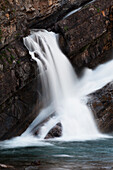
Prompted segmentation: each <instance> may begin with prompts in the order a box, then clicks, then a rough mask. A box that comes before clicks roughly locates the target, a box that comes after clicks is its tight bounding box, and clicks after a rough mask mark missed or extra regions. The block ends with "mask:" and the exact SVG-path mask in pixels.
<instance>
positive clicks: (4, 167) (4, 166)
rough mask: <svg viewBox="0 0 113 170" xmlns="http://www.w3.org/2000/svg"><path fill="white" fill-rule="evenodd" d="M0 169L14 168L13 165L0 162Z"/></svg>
mask: <svg viewBox="0 0 113 170" xmlns="http://www.w3.org/2000/svg"><path fill="white" fill-rule="evenodd" d="M0 169H9V170H13V169H15V168H14V167H13V166H11V165H5V164H0Z"/></svg>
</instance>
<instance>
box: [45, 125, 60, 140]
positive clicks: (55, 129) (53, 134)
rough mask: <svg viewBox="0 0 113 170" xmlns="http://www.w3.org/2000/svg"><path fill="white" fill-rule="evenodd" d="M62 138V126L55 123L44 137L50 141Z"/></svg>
mask: <svg viewBox="0 0 113 170" xmlns="http://www.w3.org/2000/svg"><path fill="white" fill-rule="evenodd" d="M60 136H62V124H61V123H57V124H56V125H55V126H54V127H53V128H52V129H51V130H50V131H49V132H48V134H47V135H46V137H45V139H51V138H56V137H60Z"/></svg>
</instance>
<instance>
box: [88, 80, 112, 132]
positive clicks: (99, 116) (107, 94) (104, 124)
mask: <svg viewBox="0 0 113 170" xmlns="http://www.w3.org/2000/svg"><path fill="white" fill-rule="evenodd" d="M89 97H90V99H89V101H88V106H89V107H90V108H91V110H92V112H93V113H94V117H95V119H96V122H97V125H98V128H99V129H100V131H101V132H103V133H110V132H113V82H111V83H109V84H107V85H106V86H105V87H103V88H102V89H100V90H98V91H96V92H94V93H92V94H91V95H89Z"/></svg>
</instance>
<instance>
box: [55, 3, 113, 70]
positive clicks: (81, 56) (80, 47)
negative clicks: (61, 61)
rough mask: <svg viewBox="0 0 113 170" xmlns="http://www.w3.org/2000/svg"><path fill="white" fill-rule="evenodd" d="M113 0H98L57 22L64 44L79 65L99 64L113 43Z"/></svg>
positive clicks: (74, 62)
mask: <svg viewBox="0 0 113 170" xmlns="http://www.w3.org/2000/svg"><path fill="white" fill-rule="evenodd" d="M112 6H113V0H112V1H111V0H108V1H106V0H96V1H95V2H93V3H91V4H89V5H86V6H84V7H83V8H82V9H81V10H79V11H77V12H76V13H74V14H72V15H71V16H69V17H67V18H66V19H64V20H61V21H59V22H58V23H56V27H55V29H56V31H58V32H61V34H62V38H60V40H61V41H60V43H61V45H60V46H61V47H62V50H63V51H64V53H66V54H67V55H68V57H69V58H70V60H71V61H72V63H73V65H74V66H75V67H78V68H80V67H83V66H88V67H95V66H96V65H97V64H98V63H100V62H103V60H105V58H109V56H108V55H106V52H107V51H108V50H109V49H111V48H112V46H113V45H112V44H113V41H112V39H113V34H112V27H113V11H112Z"/></svg>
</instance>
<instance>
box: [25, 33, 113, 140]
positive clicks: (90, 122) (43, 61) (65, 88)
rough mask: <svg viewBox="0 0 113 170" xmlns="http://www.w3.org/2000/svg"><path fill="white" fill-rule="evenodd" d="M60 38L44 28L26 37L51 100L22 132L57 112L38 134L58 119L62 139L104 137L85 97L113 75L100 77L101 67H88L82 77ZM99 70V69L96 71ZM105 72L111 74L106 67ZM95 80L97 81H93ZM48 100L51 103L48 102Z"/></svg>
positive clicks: (27, 44) (45, 91)
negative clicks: (64, 49)
mask: <svg viewBox="0 0 113 170" xmlns="http://www.w3.org/2000/svg"><path fill="white" fill-rule="evenodd" d="M57 39H58V36H57V35H56V34H54V33H53V32H47V31H45V30H41V31H38V32H34V33H33V34H32V35H30V36H28V37H26V38H25V39H24V44H25V46H26V47H27V48H28V50H29V53H30V55H31V57H32V58H33V59H34V60H35V61H36V62H37V65H38V67H39V69H40V73H41V76H42V83H43V95H44V94H46V93H47V92H48V96H49V98H47V99H48V100H49V102H47V101H44V106H45V107H44V109H43V110H42V111H41V112H40V114H39V116H38V117H37V118H36V119H35V120H34V122H33V123H32V124H31V125H30V127H29V128H28V129H27V130H26V132H25V133H24V134H23V135H28V134H29V133H30V132H31V131H32V129H33V128H34V127H35V126H36V125H37V124H38V123H40V122H41V121H42V120H44V119H45V117H47V116H48V115H50V114H52V113H55V115H54V116H53V117H52V118H50V120H49V121H48V122H47V123H45V124H44V126H43V127H42V128H41V130H40V134H39V136H38V137H39V138H40V139H43V138H44V137H45V136H46V134H47V133H48V131H49V130H50V129H51V128H52V127H53V126H54V125H55V124H56V123H58V122H61V124H62V126H63V133H62V137H61V139H63V140H85V139H95V138H98V137H101V136H102V135H101V134H100V132H99V131H98V129H97V126H96V123H95V121H94V119H93V115H92V113H91V111H90V110H89V108H88V107H87V106H86V104H85V103H84V102H83V98H84V96H85V95H87V94H89V93H90V92H93V91H95V90H97V89H99V88H101V87H102V86H104V85H105V84H106V83H107V82H109V81H111V80H112V79H113V76H109V78H107V79H105V81H103V79H101V80H100V78H102V74H103V73H102V72H101V67H99V68H97V69H96V71H92V70H89V69H86V71H85V73H84V74H85V75H84V78H83V79H81V80H79V79H78V78H77V76H76V74H75V72H74V70H73V68H72V66H71V64H70V62H69V61H68V59H67V58H66V56H65V55H64V54H63V53H62V51H61V50H60V48H59V46H58V42H57ZM34 53H37V54H38V55H39V56H38V57H39V59H37V58H36V57H35V55H34ZM40 65H41V66H40ZM45 68H46V69H45ZM98 70H100V72H99V73H97V74H96V72H98ZM106 72H107V73H106V75H108V71H107V69H106ZM97 75H98V76H97ZM96 76H97V77H96ZM93 77H94V78H93ZM95 80H96V81H98V83H94V81H95ZM45 96H47V94H46V95H45ZM45 103H49V106H47V105H46V104H45Z"/></svg>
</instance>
